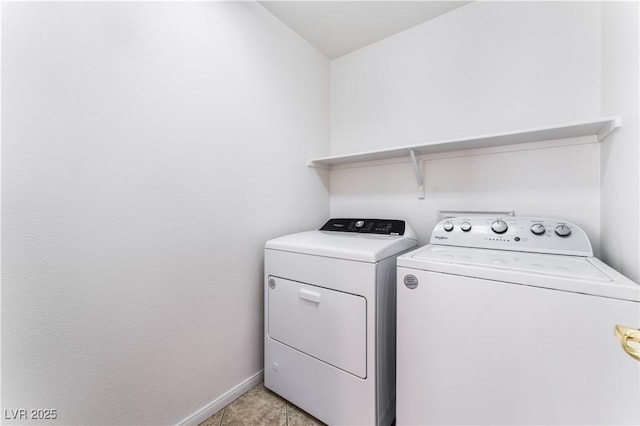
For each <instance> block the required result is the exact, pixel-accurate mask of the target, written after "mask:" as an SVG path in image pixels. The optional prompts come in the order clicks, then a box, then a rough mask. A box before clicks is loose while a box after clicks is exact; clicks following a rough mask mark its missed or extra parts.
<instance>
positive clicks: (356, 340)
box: [267, 276, 367, 379]
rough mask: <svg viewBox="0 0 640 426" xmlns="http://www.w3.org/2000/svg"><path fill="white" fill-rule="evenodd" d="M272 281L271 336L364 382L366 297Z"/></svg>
mask: <svg viewBox="0 0 640 426" xmlns="http://www.w3.org/2000/svg"><path fill="white" fill-rule="evenodd" d="M268 280H269V286H268V288H267V290H268V294H267V297H268V307H267V309H268V314H267V321H268V324H267V329H268V332H269V336H270V337H271V338H272V339H274V340H277V341H279V342H280V343H282V344H285V345H287V346H290V347H291V348H293V349H297V350H299V351H301V352H304V353H306V354H307V355H309V356H312V357H314V358H317V359H319V360H320V361H323V362H326V363H327V364H330V365H332V366H334V367H337V368H339V369H341V370H344V371H346V372H348V373H351V374H353V375H356V376H358V377H361V378H363V379H364V378H366V376H367V358H366V344H367V324H366V320H367V303H366V299H365V298H364V297H362V296H356V295H353V294H349V293H343V292H340V291H335V290H330V289H327V288H323V287H318V286H314V285H309V284H304V283H300V282H297V281H291V280H287V279H284V278H278V277H273V276H270V277H269V278H268Z"/></svg>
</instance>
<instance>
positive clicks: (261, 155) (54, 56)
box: [2, 2, 329, 424]
mask: <svg viewBox="0 0 640 426" xmlns="http://www.w3.org/2000/svg"><path fill="white" fill-rule="evenodd" d="M2 79H3V80H2V90H3V93H2V95H3V97H2V114H3V116H2V120H3V123H2V124H3V126H2V142H3V158H2V171H3V175H2V183H3V185H2V195H3V202H2V219H3V221H2V239H3V247H2V248H3V250H2V254H3V257H2V267H3V277H2V285H3V287H2V332H3V334H2V349H3V352H2V375H3V377H2V379H3V380H2V395H3V401H2V407H3V409H18V408H55V409H57V410H58V419H57V420H56V421H55V422H52V421H50V422H48V424H53V423H59V424H97V423H100V424H172V423H173V424H175V423H176V422H179V421H180V420H182V419H184V418H185V417H187V416H188V415H190V414H192V413H194V412H195V411H196V410H198V409H200V408H201V407H203V406H205V405H206V404H207V403H209V402H210V401H213V400H215V399H216V398H218V397H219V396H220V395H222V394H223V393H225V392H226V391H228V390H229V389H231V388H232V387H233V386H235V385H237V384H238V383H240V382H242V381H243V380H245V379H246V378H248V377H250V376H251V375H253V374H255V373H257V372H259V371H260V370H261V369H262V363H263V361H262V332H263V325H262V324H263V321H262V318H263V312H262V297H263V292H262V285H263V284H262V252H263V251H262V249H263V244H264V241H265V240H266V239H269V238H272V237H275V236H277V235H282V234H285V233H290V232H294V231H299V230H306V229H309V228H312V227H315V226H317V225H318V224H319V223H322V221H324V220H325V219H326V218H327V216H328V193H327V188H328V182H327V181H326V176H324V177H323V174H322V173H320V174H318V173H317V172H316V171H314V170H310V169H308V168H307V167H306V165H305V164H306V159H307V158H310V157H313V156H318V155H326V154H327V151H328V136H329V134H328V132H329V130H328V129H329V127H328V124H329V86H328V84H329V64H328V61H327V60H326V59H325V58H324V57H323V56H322V55H320V54H319V53H318V52H317V51H315V50H314V49H313V48H311V47H310V46H309V45H308V44H307V43H306V42H304V41H303V40H302V39H301V38H300V37H298V36H297V35H295V34H294V33H293V32H292V31H291V30H290V29H288V28H287V27H286V26H284V25H283V24H282V23H281V22H280V21H278V20H277V19H276V18H274V17H273V16H272V15H270V14H269V13H268V12H266V11H265V10H264V9H263V8H262V7H261V6H259V5H257V4H256V3H245V2H238V3H235V2H232V3H227V2H224V3H144V2H143V3H133V4H127V3H118V2H115V3H111V2H107V3H95V2H89V3H82V2H72V3H59V2H55V3H54V2H52V3H18V2H15V3H7V2H3V3H2ZM323 179H324V181H323ZM7 423H8V422H7ZM29 423H32V422H29Z"/></svg>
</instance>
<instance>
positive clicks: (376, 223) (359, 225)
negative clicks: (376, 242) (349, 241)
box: [320, 219, 405, 235]
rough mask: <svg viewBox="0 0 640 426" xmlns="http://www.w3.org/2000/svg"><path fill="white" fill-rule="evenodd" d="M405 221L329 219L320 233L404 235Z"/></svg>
mask: <svg viewBox="0 0 640 426" xmlns="http://www.w3.org/2000/svg"><path fill="white" fill-rule="evenodd" d="M404 229H405V223H404V220H394V219H329V221H328V222H327V223H325V224H324V225H322V227H321V228H320V231H338V232H357V233H360V234H382V235H404Z"/></svg>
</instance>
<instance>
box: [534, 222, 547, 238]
mask: <svg viewBox="0 0 640 426" xmlns="http://www.w3.org/2000/svg"><path fill="white" fill-rule="evenodd" d="M531 232H533V233H534V234H536V235H542V234H544V233H545V232H547V229H546V228H545V227H544V225H543V224H541V223H534V224H533V225H531Z"/></svg>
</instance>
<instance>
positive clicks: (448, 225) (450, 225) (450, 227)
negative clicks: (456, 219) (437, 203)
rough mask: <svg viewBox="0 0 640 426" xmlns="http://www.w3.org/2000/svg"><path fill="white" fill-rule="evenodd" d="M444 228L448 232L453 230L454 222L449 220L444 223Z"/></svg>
mask: <svg viewBox="0 0 640 426" xmlns="http://www.w3.org/2000/svg"><path fill="white" fill-rule="evenodd" d="M442 229H444V230H445V231H447V232H451V231H453V223H451V222H449V221H447V222H445V223H443V224H442Z"/></svg>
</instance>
